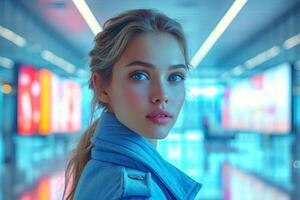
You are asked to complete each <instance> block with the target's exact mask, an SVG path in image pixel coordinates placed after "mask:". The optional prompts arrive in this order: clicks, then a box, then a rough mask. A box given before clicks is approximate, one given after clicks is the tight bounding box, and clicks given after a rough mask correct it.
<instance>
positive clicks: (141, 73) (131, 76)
mask: <svg viewBox="0 0 300 200" xmlns="http://www.w3.org/2000/svg"><path fill="white" fill-rule="evenodd" d="M137 75H143V76H145V77H146V79H143V80H149V77H148V75H147V74H146V73H145V72H134V73H132V74H131V75H130V78H131V79H133V80H135V81H143V80H138V79H136V78H134V77H136V76H137ZM172 75H176V76H179V77H180V78H181V80H180V81H174V82H181V81H184V80H185V75H184V74H182V73H173V74H171V75H170V76H172ZM169 80H170V77H169Z"/></svg>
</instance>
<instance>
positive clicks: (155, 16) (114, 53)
mask: <svg viewBox="0 0 300 200" xmlns="http://www.w3.org/2000/svg"><path fill="white" fill-rule="evenodd" d="M150 32H163V33H169V34H171V35H172V36H174V37H175V38H176V40H177V41H178V43H179V44H180V46H181V49H182V53H183V55H184V58H185V64H186V66H187V67H188V68H189V62H188V54H187V46H186V40H185V37H184V34H183V31H182V28H181V26H180V24H179V23H178V22H176V21H175V20H173V19H170V18H169V17H167V16H166V15H164V14H161V13H159V12H157V11H155V10H151V9H138V10H130V11H127V12H125V13H123V14H120V15H118V16H116V17H113V18H111V19H109V20H108V21H107V22H106V23H105V24H104V27H103V31H102V32H100V33H98V34H97V35H96V37H95V45H94V48H93V49H92V51H91V52H90V53H89V56H90V57H91V62H90V70H91V72H92V73H94V72H96V73H98V74H99V75H100V77H101V78H102V80H103V81H104V83H105V84H109V83H110V81H111V77H112V69H113V65H114V63H116V62H117V60H118V59H119V58H120V56H121V55H122V53H123V52H124V50H125V48H126V46H127V44H128V43H129V42H130V41H131V40H132V39H133V38H134V37H136V36H138V35H141V34H145V33H150ZM89 87H90V88H91V89H92V90H93V91H94V97H93V102H92V116H93V115H94V111H95V110H96V109H97V107H102V108H104V109H105V110H107V109H108V106H109V105H107V104H105V103H103V102H101V101H99V100H98V98H97V96H96V95H95V87H94V85H93V82H92V77H91V78H90V80H89ZM97 123H99V122H98V120H96V121H95V122H93V123H92V124H91V126H90V127H89V128H88V129H87V131H86V132H85V133H84V134H83V135H82V137H81V139H80V141H79V143H78V146H77V148H76V149H75V150H74V152H73V155H72V157H71V159H70V160H69V162H68V165H67V168H66V172H65V180H66V184H65V188H64V194H63V199H66V200H72V199H73V197H74V193H75V190H76V186H77V184H78V181H79V178H80V175H81V173H82V171H83V169H84V166H85V165H86V163H87V162H88V161H89V160H90V159H91V149H92V147H93V144H92V143H91V141H90V139H91V137H92V135H93V133H94V131H95V128H96V126H97ZM65 196H66V198H65Z"/></svg>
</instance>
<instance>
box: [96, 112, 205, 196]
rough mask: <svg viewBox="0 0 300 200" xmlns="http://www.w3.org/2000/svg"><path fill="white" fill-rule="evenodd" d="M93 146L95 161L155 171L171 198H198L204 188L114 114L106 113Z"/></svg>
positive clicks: (157, 180) (158, 181) (156, 177)
mask: <svg viewBox="0 0 300 200" xmlns="http://www.w3.org/2000/svg"><path fill="white" fill-rule="evenodd" d="M92 143H93V144H94V147H93V149H92V153H91V157H92V159H96V160H101V161H105V162H110V163H114V164H118V165H122V166H125V167H132V168H135V169H139V170H143V171H146V172H151V173H152V174H153V175H154V176H153V178H154V179H155V180H156V182H157V183H158V184H159V186H160V187H161V188H162V190H163V191H164V193H165V194H166V196H167V197H171V198H172V199H173V198H176V199H194V198H195V196H196V194H197V193H198V191H199V190H200V188H201V184H199V183H197V182H195V181H194V180H193V179H191V178H190V177H188V176H187V175H186V174H184V173H183V172H182V171H180V170H179V169H177V168H176V167H174V166H173V165H171V164H170V163H168V162H167V161H165V160H164V159H163V158H162V157H161V156H160V155H159V153H158V152H157V151H156V150H155V149H154V148H153V146H152V145H151V144H150V142H148V141H147V140H146V139H145V138H144V137H142V136H141V135H139V134H137V133H136V132H134V131H132V130H130V129H129V128H127V127H126V126H125V125H123V124H122V123H121V122H119V121H118V119H117V118H116V116H115V115H114V114H113V113H110V112H103V113H102V115H101V118H100V121H99V123H98V125H97V128H96V130H95V134H94V136H93V138H92Z"/></svg>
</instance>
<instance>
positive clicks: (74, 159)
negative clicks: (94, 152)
mask: <svg viewBox="0 0 300 200" xmlns="http://www.w3.org/2000/svg"><path fill="white" fill-rule="evenodd" d="M98 121H99V120H96V121H94V122H93V123H92V125H91V126H90V127H89V128H88V129H87V130H86V132H85V133H84V134H83V135H82V136H81V138H80V140H79V143H78V145H77V147H76V149H75V150H74V151H73V155H72V156H71V158H70V160H69V162H68V165H67V168H66V172H65V187H64V192H63V198H62V199H65V200H73V198H74V193H75V189H76V187H77V184H78V181H79V178H80V175H81V173H82V171H83V169H84V166H85V165H86V163H87V162H88V161H89V160H90V159H91V149H92V147H93V144H92V143H91V138H92V136H93V134H94V132H95V129H96V126H97V124H98Z"/></svg>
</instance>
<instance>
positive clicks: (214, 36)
mask: <svg viewBox="0 0 300 200" xmlns="http://www.w3.org/2000/svg"><path fill="white" fill-rule="evenodd" d="M246 2H247V0H236V1H234V3H233V4H232V5H231V7H230V8H229V10H228V11H227V12H226V14H225V15H224V17H223V18H222V19H221V21H220V22H219V23H218V24H217V26H216V27H215V29H214V30H213V31H212V32H211V34H210V35H209V36H208V38H207V39H206V40H205V42H204V43H203V44H202V46H201V47H200V48H199V50H198V51H197V53H196V54H195V55H194V57H193V59H192V61H191V64H192V66H193V67H195V68H196V67H197V66H198V65H199V64H200V62H201V61H202V60H203V58H204V57H205V56H206V54H207V53H208V51H209V50H210V49H211V47H212V46H213V45H214V44H215V42H216V41H217V40H218V39H219V37H220V36H221V35H222V33H223V32H224V31H225V30H226V28H227V27H228V26H229V24H230V23H231V22H232V20H233V19H234V18H235V16H236V15H237V14H238V13H239V11H240V10H241V9H242V7H243V6H244V5H245V4H246Z"/></svg>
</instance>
